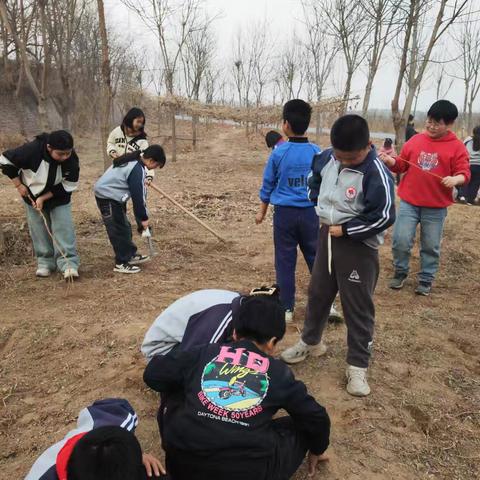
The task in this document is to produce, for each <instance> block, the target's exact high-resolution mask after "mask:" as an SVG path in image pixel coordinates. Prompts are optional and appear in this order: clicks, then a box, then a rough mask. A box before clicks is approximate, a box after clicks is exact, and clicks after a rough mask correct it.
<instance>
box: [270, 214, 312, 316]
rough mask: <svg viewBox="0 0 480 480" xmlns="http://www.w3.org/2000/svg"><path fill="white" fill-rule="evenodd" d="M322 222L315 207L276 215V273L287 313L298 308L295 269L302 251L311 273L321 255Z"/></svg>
mask: <svg viewBox="0 0 480 480" xmlns="http://www.w3.org/2000/svg"><path fill="white" fill-rule="evenodd" d="M318 230H319V221H318V216H317V214H316V213H315V208H314V207H307V208H298V207H279V206H276V207H275V210H274V214H273V242H274V245H275V272H276V276H277V284H278V286H279V287H280V299H281V301H282V303H283V306H284V307H285V309H286V310H293V309H294V307H295V268H296V265H297V247H300V250H301V252H302V253H303V257H304V258H305V261H306V262H307V266H308V269H309V270H310V272H311V271H312V268H313V262H314V261H315V253H316V251H317V239H318Z"/></svg>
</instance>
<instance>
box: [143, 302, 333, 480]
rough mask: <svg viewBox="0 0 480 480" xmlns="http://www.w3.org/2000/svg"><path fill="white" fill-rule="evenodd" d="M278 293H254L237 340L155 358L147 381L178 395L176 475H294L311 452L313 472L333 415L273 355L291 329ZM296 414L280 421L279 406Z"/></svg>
mask: <svg viewBox="0 0 480 480" xmlns="http://www.w3.org/2000/svg"><path fill="white" fill-rule="evenodd" d="M285 328H286V325H285V312H284V309H283V307H282V305H281V303H280V301H279V299H278V297H276V296H273V295H272V296H267V295H259V296H251V297H246V298H244V299H243V301H242V302H241V303H240V306H239V309H238V312H237V313H236V314H235V315H234V318H233V342H232V343H228V344H210V345H204V346H200V347H195V348H192V349H190V350H188V351H182V350H181V349H176V350H173V351H172V352H170V353H168V354H167V355H158V356H155V357H154V358H153V359H152V360H151V361H150V363H149V364H148V366H147V368H146V370H145V373H144V380H145V382H146V384H147V385H148V386H149V387H150V388H152V389H153V390H155V391H158V392H162V393H164V394H168V395H175V396H176V398H177V401H176V402H169V409H170V411H169V412H168V414H167V415H166V416H165V417H164V425H163V437H162V442H163V447H164V449H165V452H166V463H167V470H168V471H169V475H170V477H171V479H172V480H181V479H185V478H188V479H189V480H203V479H205V478H215V479H217V480H240V479H242V480H243V479H245V478H249V480H286V479H289V478H291V477H292V475H293V474H294V473H295V471H296V470H297V469H298V468H299V466H300V465H301V463H302V462H303V460H304V457H305V455H306V454H307V452H310V453H309V466H310V471H311V472H312V473H313V471H314V470H315V467H316V464H317V463H318V461H320V460H323V459H324V457H322V454H323V453H324V452H325V450H326V449H327V447H328V444H329V434H330V420H329V417H328V414H327V412H326V410H325V409H324V408H323V407H322V406H321V405H319V404H318V403H317V402H316V401H315V399H314V398H313V397H311V396H310V395H309V394H308V392H307V389H306V387H305V385H304V384H303V383H302V382H300V381H298V380H296V379H295V378H294V376H293V373H292V372H291V370H290V369H289V368H288V367H287V366H286V365H285V364H284V363H282V362H281V361H279V360H277V359H275V358H274V357H273V356H272V355H273V354H274V352H275V348H276V345H277V343H278V342H279V341H280V340H281V339H282V338H283V336H284V334H285ZM280 409H284V410H286V411H287V413H288V414H289V416H285V417H280V418H277V419H275V420H274V419H273V416H274V415H275V414H276V413H277V411H278V410H280Z"/></svg>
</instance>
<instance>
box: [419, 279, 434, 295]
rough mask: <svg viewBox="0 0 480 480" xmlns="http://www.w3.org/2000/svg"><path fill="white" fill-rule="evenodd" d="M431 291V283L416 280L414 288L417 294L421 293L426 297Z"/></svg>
mask: <svg viewBox="0 0 480 480" xmlns="http://www.w3.org/2000/svg"><path fill="white" fill-rule="evenodd" d="M431 291H432V284H431V283H430V282H418V285H417V288H416V289H415V293H416V294H417V295H422V296H424V297H428V296H429V295H430V292H431Z"/></svg>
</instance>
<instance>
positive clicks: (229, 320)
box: [212, 316, 232, 343]
mask: <svg viewBox="0 0 480 480" xmlns="http://www.w3.org/2000/svg"><path fill="white" fill-rule="evenodd" d="M231 321H232V316H230V318H228V319H227V321H226V322H225V325H224V326H223V328H222V329H221V331H220V332H218V335H217V336H216V338H215V339H214V341H213V342H212V343H217V342H218V341H219V340H220V337H221V336H222V335H223V334H224V333H225V330H226V329H227V327H228V325H230V323H231Z"/></svg>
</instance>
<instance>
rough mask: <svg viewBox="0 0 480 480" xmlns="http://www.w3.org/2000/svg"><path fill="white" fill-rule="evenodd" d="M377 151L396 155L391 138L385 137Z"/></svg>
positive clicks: (392, 155)
mask: <svg viewBox="0 0 480 480" xmlns="http://www.w3.org/2000/svg"><path fill="white" fill-rule="evenodd" d="M378 153H386V154H387V155H390V156H391V157H396V156H397V152H396V151H395V147H394V146H393V140H392V139H391V138H386V139H385V141H384V142H383V145H382V146H381V147H380V150H379V151H378Z"/></svg>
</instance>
